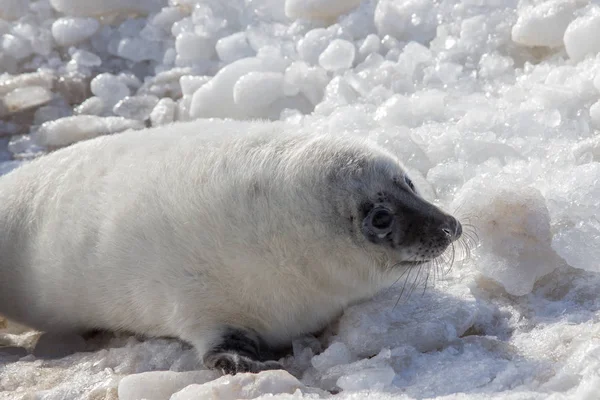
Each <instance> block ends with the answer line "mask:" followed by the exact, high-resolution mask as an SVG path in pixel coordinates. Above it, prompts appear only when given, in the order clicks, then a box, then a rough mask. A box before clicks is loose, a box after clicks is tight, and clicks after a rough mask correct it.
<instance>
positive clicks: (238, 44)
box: [215, 32, 254, 63]
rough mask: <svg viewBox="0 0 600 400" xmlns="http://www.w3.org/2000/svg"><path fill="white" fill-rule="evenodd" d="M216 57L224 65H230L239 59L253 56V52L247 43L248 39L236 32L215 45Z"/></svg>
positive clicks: (243, 34)
mask: <svg viewBox="0 0 600 400" xmlns="http://www.w3.org/2000/svg"><path fill="white" fill-rule="evenodd" d="M215 50H216V51H217V55H218V56H219V58H220V59H221V61H224V62H226V63H232V62H234V61H235V60H239V59H240V58H246V57H252V56H254V50H253V49H252V47H251V46H250V43H248V37H247V35H246V33H245V32H238V33H234V34H232V35H229V36H226V37H224V38H221V39H219V40H218V41H217V44H216V45H215Z"/></svg>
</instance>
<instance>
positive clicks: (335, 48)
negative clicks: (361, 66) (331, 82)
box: [319, 39, 356, 71]
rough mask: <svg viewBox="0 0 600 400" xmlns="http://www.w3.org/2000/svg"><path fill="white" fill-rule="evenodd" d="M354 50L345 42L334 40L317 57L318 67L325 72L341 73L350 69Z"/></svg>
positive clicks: (352, 46) (351, 45)
mask: <svg viewBox="0 0 600 400" xmlns="http://www.w3.org/2000/svg"><path fill="white" fill-rule="evenodd" d="M355 56H356V49H355V48H354V45H353V44H352V43H350V42H349V41H347V40H342V39H335V40H333V41H332V42H331V43H329V46H327V48H326V49H325V50H324V51H323V53H321V55H320V56H319V65H320V66H321V67H323V68H324V69H326V70H327V71H341V70H345V69H348V68H350V67H352V63H353V62H354V57H355Z"/></svg>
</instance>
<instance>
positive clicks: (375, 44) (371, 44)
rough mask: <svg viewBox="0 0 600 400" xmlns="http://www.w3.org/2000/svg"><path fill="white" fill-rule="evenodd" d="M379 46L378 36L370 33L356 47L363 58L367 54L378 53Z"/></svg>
mask: <svg viewBox="0 0 600 400" xmlns="http://www.w3.org/2000/svg"><path fill="white" fill-rule="evenodd" d="M380 48H381V40H380V39H379V36H377V35H375V34H374V33H371V34H370V35H368V36H367V37H366V38H365V39H364V40H363V42H362V43H361V45H360V47H359V48H358V54H359V55H360V56H361V57H362V58H363V59H364V58H366V57H367V56H368V55H369V54H372V53H378V52H379V50H380Z"/></svg>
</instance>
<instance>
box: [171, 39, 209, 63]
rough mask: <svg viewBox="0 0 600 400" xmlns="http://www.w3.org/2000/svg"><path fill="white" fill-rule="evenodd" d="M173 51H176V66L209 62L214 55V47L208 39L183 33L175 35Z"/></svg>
mask: <svg viewBox="0 0 600 400" xmlns="http://www.w3.org/2000/svg"><path fill="white" fill-rule="evenodd" d="M175 49H176V50H177V65H179V66H186V65H191V64H194V63H196V62H200V61H204V60H210V59H211V58H212V56H213V54H214V53H215V45H214V43H213V41H212V40H211V39H210V38H207V37H202V36H200V35H197V34H195V33H191V32H183V33H180V34H179V35H177V39H176V41H175Z"/></svg>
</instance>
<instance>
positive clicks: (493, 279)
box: [0, 0, 600, 400]
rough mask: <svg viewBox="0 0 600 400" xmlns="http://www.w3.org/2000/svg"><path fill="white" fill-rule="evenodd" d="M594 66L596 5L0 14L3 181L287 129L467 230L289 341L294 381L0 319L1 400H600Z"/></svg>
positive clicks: (387, 2) (150, 6) (467, 2)
mask: <svg viewBox="0 0 600 400" xmlns="http://www.w3.org/2000/svg"><path fill="white" fill-rule="evenodd" d="M599 53H600V6H599V5H598V2H596V1H592V2H588V1H579V0H573V1H570V0H535V1H517V0H508V1H474V0H443V1H432V0H379V1H376V0H365V1H361V2H359V1H355V0H352V1H339V0H336V1H323V0H286V1H277V0H228V1H219V0H106V1H97V0H36V1H25V0H0V174H4V173H7V172H9V171H10V170H11V169H13V168H16V167H18V165H20V164H21V163H23V162H28V160H30V159H32V158H35V157H37V156H39V155H40V154H41V153H43V152H46V151H52V150H54V149H55V148H58V147H63V146H67V145H69V144H71V143H74V142H77V141H80V140H87V139H91V138H93V137H96V136H99V135H107V134H119V132H122V131H124V130H128V129H143V128H144V127H145V126H148V125H150V126H156V125H164V124H171V123H174V122H177V121H185V120H189V119H196V118H233V119H256V118H259V119H271V120H284V121H286V123H287V124H291V125H292V126H297V127H298V129H305V130H309V131H315V132H329V133H331V134H347V135H357V136H362V137H368V138H370V139H372V140H373V141H375V142H377V143H379V144H380V145H382V146H384V147H385V148H386V149H388V150H389V151H390V152H392V153H393V154H396V155H398V156H399V158H400V159H402V160H403V162H404V164H405V165H406V167H407V169H408V171H409V173H410V175H411V178H412V180H413V181H414V182H415V184H416V185H417V187H419V188H420V190H421V193H422V195H423V196H424V197H425V198H427V199H429V200H431V201H433V202H435V203H436V204H438V205H440V206H441V207H442V208H444V209H446V210H448V211H449V212H452V213H453V214H455V215H456V216H458V217H459V219H460V220H461V221H462V222H463V225H464V236H463V239H462V241H461V243H457V244H456V246H455V248H454V250H453V251H449V252H448V253H447V254H446V255H445V256H444V258H443V260H441V261H440V262H439V263H438V264H436V265H433V266H431V267H430V268H422V269H420V270H417V269H413V270H410V273H408V272H407V274H406V275H405V276H404V277H403V279H401V280H399V281H398V282H390V288H389V289H388V290H386V291H384V292H382V293H380V294H378V295H377V296H375V298H373V299H371V300H368V301H366V302H363V303H360V304H356V305H353V306H352V307H350V308H349V309H348V310H346V311H345V313H344V314H343V315H342V316H341V317H340V319H339V320H338V321H336V322H335V323H334V324H332V326H330V327H328V328H327V329H326V330H325V332H323V333H322V334H320V335H319V336H317V337H313V336H307V337H303V338H298V339H297V340H295V341H294V343H293V346H292V347H293V349H292V353H291V354H290V355H288V356H286V357H285V358H283V359H282V360H280V361H281V362H282V363H283V365H284V366H285V367H286V368H287V370H288V371H289V373H288V372H284V371H267V372H263V373H261V374H259V375H249V374H242V375H238V376H235V377H231V376H226V377H219V376H218V374H215V373H213V372H210V371H206V370H204V369H203V368H202V366H201V363H200V361H199V359H198V356H197V354H196V353H195V351H194V350H193V349H192V348H190V347H189V346H188V345H185V344H182V343H180V342H179V341H177V340H174V339H165V338H146V339H142V338H136V337H133V336H130V335H127V334H110V333H107V334H105V335H103V336H100V337H99V338H98V337H93V338H85V339H84V338H81V337H73V338H71V339H66V338H62V337H52V336H47V335H46V336H41V338H40V337H39V334H38V333H36V332H32V331H29V330H27V329H25V328H22V327H18V326H16V325H14V324H12V323H8V325H7V324H6V322H5V321H4V320H2V319H1V317H0V399H2V400H4V399H11V400H12V399H26V398H43V399H49V400H53V399H90V398H105V399H115V398H117V396H118V397H119V398H121V399H139V398H150V399H157V400H158V399H169V398H171V399H174V400H177V399H187V398H190V399H191V398H207V399H210V398H220V399H227V398H263V399H267V398H275V399H301V398H304V399H320V398H326V397H328V396H330V397H331V398H336V399H341V400H349V399H377V400H382V399H417V398H418V399H420V398H440V399H546V398H554V399H595V398H597V397H598V394H597V393H598V387H600V363H599V362H598V354H600V339H598V338H599V337H600V311H599V310H600V300H599V298H598V293H599V292H600V264H599V262H598V259H600V246H599V245H598V243H599V241H600V221H599V220H598V210H600V135H599V134H598V129H600V54H599ZM174 129H176V126H174ZM200 134H202V133H200ZM198 156H201V155H200V154H199V155H198ZM82 349H85V351H80V350H82ZM73 352H74V353H73ZM70 353H73V354H70ZM57 357H58V358H57Z"/></svg>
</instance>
